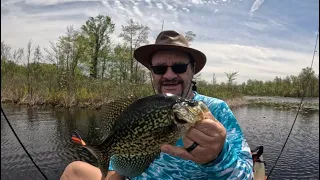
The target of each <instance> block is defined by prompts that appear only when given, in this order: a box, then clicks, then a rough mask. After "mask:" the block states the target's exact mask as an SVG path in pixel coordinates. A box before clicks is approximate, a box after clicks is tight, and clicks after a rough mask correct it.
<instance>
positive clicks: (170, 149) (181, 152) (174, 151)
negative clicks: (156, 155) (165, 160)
mask: <svg viewBox="0 0 320 180" xmlns="http://www.w3.org/2000/svg"><path fill="white" fill-rule="evenodd" d="M161 151H162V152H164V153H167V154H169V155H172V156H176V157H180V158H182V159H186V160H194V159H195V157H194V156H193V155H192V154H190V153H189V152H188V151H186V150H185V149H184V148H182V147H177V146H172V145H168V144H166V145H163V146H161Z"/></svg>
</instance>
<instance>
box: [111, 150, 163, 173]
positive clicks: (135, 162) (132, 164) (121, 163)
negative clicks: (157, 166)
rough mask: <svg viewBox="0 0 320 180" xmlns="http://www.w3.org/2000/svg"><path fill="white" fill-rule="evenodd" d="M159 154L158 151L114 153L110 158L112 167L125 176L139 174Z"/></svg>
mask: <svg viewBox="0 0 320 180" xmlns="http://www.w3.org/2000/svg"><path fill="white" fill-rule="evenodd" d="M159 155H160V151H159V152H156V153H150V154H147V153H146V154H135V155H114V156H113V157H112V158H111V162H112V167H113V169H114V170H115V171H117V172H118V173H119V174H121V175H122V176H125V177H131V178H133V177H136V176H139V175H141V174H142V173H143V172H144V171H145V170H146V169H147V168H148V167H149V166H150V164H151V163H152V162H153V161H154V160H155V159H156V158H157V157H158V156H159Z"/></svg>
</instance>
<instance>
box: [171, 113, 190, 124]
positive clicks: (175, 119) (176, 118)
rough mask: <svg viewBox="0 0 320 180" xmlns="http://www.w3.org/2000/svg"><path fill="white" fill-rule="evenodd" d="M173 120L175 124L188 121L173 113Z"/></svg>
mask: <svg viewBox="0 0 320 180" xmlns="http://www.w3.org/2000/svg"><path fill="white" fill-rule="evenodd" d="M174 121H175V123H176V124H187V123H188V121H186V120H185V119H181V118H179V116H178V115H177V114H174Z"/></svg>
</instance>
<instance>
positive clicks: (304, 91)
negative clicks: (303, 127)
mask: <svg viewBox="0 0 320 180" xmlns="http://www.w3.org/2000/svg"><path fill="white" fill-rule="evenodd" d="M318 38H319V27H318V35H317V38H316V44H315V47H314V51H313V57H312V61H311V65H310V69H312V66H313V60H314V56H315V54H316V52H317V51H316V48H317V43H318ZM310 77H311V74H310V76H308V77H307V78H308V80H309V79H310ZM310 83H311V81H308V83H307V86H306V87H305V89H304V90H303V94H302V98H301V101H300V103H299V107H298V111H297V113H296V116H295V118H294V120H293V123H292V126H291V129H290V131H289V134H288V136H287V139H286V141H285V142H284V145H283V146H282V149H281V151H280V154H279V156H278V158H277V160H276V162H275V164H274V166H273V167H272V168H271V170H270V172H269V174H268V176H267V179H269V177H270V175H271V173H272V171H273V170H274V168H275V167H276V165H277V163H278V161H279V159H280V156H281V154H282V152H283V150H284V147H285V146H286V144H287V142H288V139H289V137H290V134H291V132H292V129H293V127H294V124H295V123H296V120H297V117H298V114H299V111H300V108H301V105H302V101H303V99H304V96H305V94H306V90H307V88H308V87H309V86H308V85H310Z"/></svg>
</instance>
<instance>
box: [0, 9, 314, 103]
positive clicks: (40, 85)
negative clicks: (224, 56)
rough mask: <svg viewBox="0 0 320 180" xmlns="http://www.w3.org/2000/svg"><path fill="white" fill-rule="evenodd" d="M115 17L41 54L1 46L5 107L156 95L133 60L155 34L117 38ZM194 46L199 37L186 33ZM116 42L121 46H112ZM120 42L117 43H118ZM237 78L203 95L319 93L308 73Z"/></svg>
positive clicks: (97, 20)
mask: <svg viewBox="0 0 320 180" xmlns="http://www.w3.org/2000/svg"><path fill="white" fill-rule="evenodd" d="M115 26H116V25H115V23H114V22H113V21H112V19H111V17H109V16H103V15H98V16H96V17H90V18H89V19H88V20H87V21H86V22H85V24H83V25H82V26H81V28H80V29H74V28H73V27H72V26H69V27H68V28H67V30H66V34H65V35H64V36H61V37H59V38H58V40H57V41H56V42H55V43H53V42H49V43H50V48H41V47H40V46H37V45H35V44H33V42H32V41H30V42H29V43H28V44H27V46H26V48H19V49H16V50H13V49H11V47H10V45H8V44H5V42H1V101H2V102H5V101H13V102H16V103H22V104H30V105H33V104H53V105H60V106H64V107H70V106H75V105H80V106H82V105H84V106H86V105H90V104H99V103H101V102H104V101H108V100H110V99H111V98H114V97H117V96H123V95H128V94H132V93H134V94H137V95H139V96H140V95H141V96H146V95H151V94H153V93H154V91H153V89H152V85H151V83H150V74H149V71H148V70H146V69H145V68H144V67H142V66H141V65H140V64H139V63H137V61H135V60H134V58H133V52H134V50H135V49H136V48H138V47H140V46H142V45H144V44H148V43H149V42H148V37H149V31H150V28H149V27H148V26H147V25H143V24H139V23H138V22H135V21H134V20H132V19H129V20H128V21H127V22H126V24H125V25H121V27H122V31H121V32H120V34H115V33H114V29H115ZM185 36H186V38H187V40H188V41H189V43H191V42H192V41H193V40H194V38H195V37H196V34H195V33H193V32H192V31H187V32H185ZM112 37H116V38H117V40H113V39H112ZM119 39H120V40H121V41H118V40H119ZM237 76H238V72H230V73H226V82H222V83H220V84H217V83H216V80H215V78H213V81H212V82H210V83H209V82H206V81H204V80H201V78H200V76H197V78H196V79H197V82H198V84H197V85H198V89H199V91H200V92H201V93H203V94H206V95H209V96H215V97H218V98H222V99H228V98H233V97H241V96H242V95H269V96H292V97H298V96H301V95H302V92H303V89H304V87H306V82H307V79H310V80H311V86H310V87H309V89H308V90H307V96H313V97H315V96H317V97H318V93H319V86H318V84H319V76H316V75H315V73H314V71H313V70H311V69H308V68H305V69H303V70H302V72H301V73H300V74H299V75H298V76H293V75H292V76H289V77H287V78H285V79H281V78H278V77H276V78H275V79H274V80H273V81H268V82H262V81H258V80H248V81H247V82H246V83H243V84H241V85H238V84H236V83H235V80H236V78H237Z"/></svg>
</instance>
